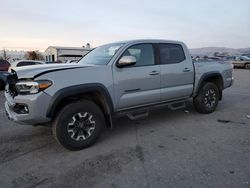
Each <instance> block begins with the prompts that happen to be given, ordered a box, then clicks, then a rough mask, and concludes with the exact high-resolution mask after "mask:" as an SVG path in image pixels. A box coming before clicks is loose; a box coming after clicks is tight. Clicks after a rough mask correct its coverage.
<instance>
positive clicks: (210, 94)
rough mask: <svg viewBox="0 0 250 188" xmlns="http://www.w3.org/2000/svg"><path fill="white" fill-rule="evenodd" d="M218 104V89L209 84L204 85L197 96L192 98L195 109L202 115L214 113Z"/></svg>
mask: <svg viewBox="0 0 250 188" xmlns="http://www.w3.org/2000/svg"><path fill="white" fill-rule="evenodd" d="M218 102H219V89H218V87H217V86H216V85H215V84H214V83H211V82H207V83H205V84H204V85H203V86H202V88H201V90H200V91H199V94H198V96H196V97H195V98H194V107H195V109H196V110H197V111H198V112H200V113H203V114H208V113H211V112H213V111H215V109H216V107H217V105H218Z"/></svg>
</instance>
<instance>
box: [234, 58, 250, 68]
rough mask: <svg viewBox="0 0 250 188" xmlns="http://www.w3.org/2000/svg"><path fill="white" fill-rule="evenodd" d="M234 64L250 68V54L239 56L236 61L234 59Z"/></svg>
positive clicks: (235, 66)
mask: <svg viewBox="0 0 250 188" xmlns="http://www.w3.org/2000/svg"><path fill="white" fill-rule="evenodd" d="M232 64H233V66H234V68H245V69H250V57H248V56H240V57H237V58H236V59H235V60H234V61H232Z"/></svg>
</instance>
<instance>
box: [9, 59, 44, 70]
mask: <svg viewBox="0 0 250 188" xmlns="http://www.w3.org/2000/svg"><path fill="white" fill-rule="evenodd" d="M42 64H45V62H44V61H36V60H19V61H15V62H13V63H12V64H11V68H15V67H23V66H29V65H42Z"/></svg>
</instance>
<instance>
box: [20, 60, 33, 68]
mask: <svg viewBox="0 0 250 188" xmlns="http://www.w3.org/2000/svg"><path fill="white" fill-rule="evenodd" d="M28 65H35V62H27V61H22V62H20V63H18V64H17V67H21V66H28Z"/></svg>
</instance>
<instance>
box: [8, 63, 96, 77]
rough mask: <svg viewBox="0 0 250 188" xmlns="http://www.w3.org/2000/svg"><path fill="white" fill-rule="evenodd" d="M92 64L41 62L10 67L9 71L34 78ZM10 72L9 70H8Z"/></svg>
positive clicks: (19, 75)
mask: <svg viewBox="0 0 250 188" xmlns="http://www.w3.org/2000/svg"><path fill="white" fill-rule="evenodd" d="M89 66H93V65H82V64H77V63H70V64H43V65H31V66H23V67H15V68H11V72H13V71H15V72H16V74H17V76H18V78H19V79H22V78H36V77H38V76H39V75H42V74H45V73H48V72H54V71H60V70H66V69H77V68H85V67H89ZM9 72H10V71H9Z"/></svg>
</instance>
